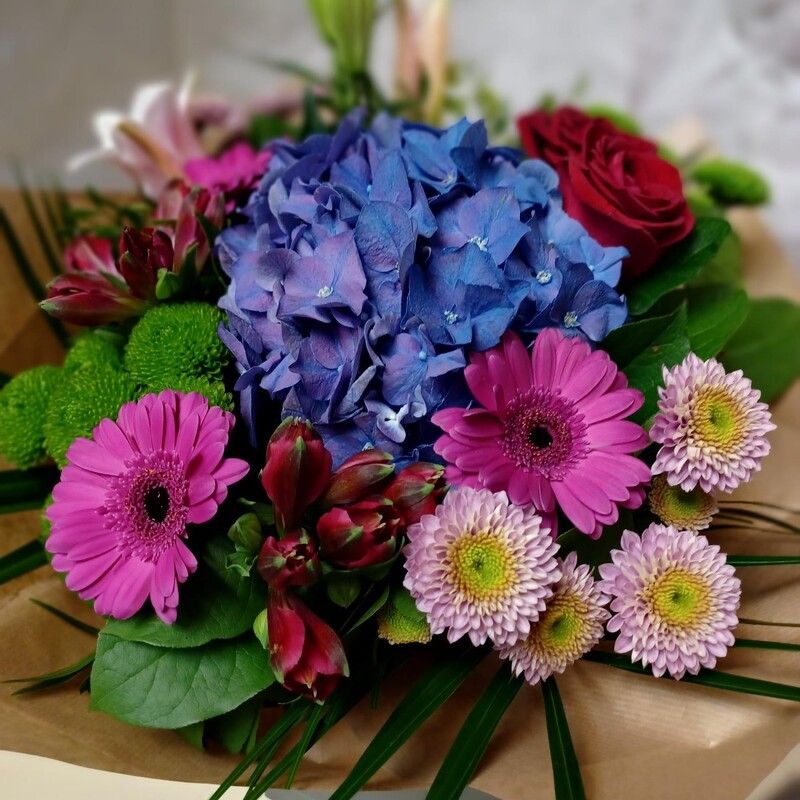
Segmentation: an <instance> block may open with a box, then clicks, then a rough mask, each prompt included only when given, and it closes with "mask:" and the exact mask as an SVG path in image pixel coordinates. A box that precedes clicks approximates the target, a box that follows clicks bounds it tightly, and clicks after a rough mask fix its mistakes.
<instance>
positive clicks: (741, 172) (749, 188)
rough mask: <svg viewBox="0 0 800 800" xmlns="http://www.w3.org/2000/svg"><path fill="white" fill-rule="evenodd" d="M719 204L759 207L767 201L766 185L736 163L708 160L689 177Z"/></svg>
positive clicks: (767, 191) (716, 159)
mask: <svg viewBox="0 0 800 800" xmlns="http://www.w3.org/2000/svg"><path fill="white" fill-rule="evenodd" d="M689 175H690V177H691V178H692V179H693V180H695V181H697V182H698V183H699V184H702V185H703V186H704V187H705V188H706V190H707V191H708V192H709V193H710V194H711V195H712V196H713V197H714V198H715V199H716V200H718V201H719V202H720V203H724V204H728V205H761V204H762V203H766V202H767V201H768V200H769V194H770V192H769V184H768V183H767V181H766V180H765V179H764V178H763V177H762V176H761V175H760V174H759V173H758V172H756V171H755V170H754V169H751V168H750V167H746V166H745V165H744V164H739V163H737V162H736V161H726V160H725V159H722V158H711V159H708V160H707V161H702V162H701V163H699V164H698V165H697V166H695V167H694V169H692V171H691V172H690V173H689Z"/></svg>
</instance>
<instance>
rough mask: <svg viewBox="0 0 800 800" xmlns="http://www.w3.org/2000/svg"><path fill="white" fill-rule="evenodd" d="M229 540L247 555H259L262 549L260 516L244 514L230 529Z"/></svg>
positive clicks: (251, 513) (251, 512) (253, 513)
mask: <svg viewBox="0 0 800 800" xmlns="http://www.w3.org/2000/svg"><path fill="white" fill-rule="evenodd" d="M228 538H229V539H230V540H231V541H232V542H233V543H234V544H235V545H238V548H241V550H242V551H243V552H245V553H257V552H258V550H259V548H260V547H261V520H259V518H258V514H256V513H255V512H253V511H248V512H247V514H242V516H241V517H239V518H238V519H237V520H236V521H235V522H234V523H233V525H231V527H230V528H228Z"/></svg>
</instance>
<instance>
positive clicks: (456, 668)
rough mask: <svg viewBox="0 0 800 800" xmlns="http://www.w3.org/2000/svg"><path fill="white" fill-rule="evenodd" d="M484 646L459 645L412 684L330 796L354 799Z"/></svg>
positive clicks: (448, 692)
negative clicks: (462, 646)
mask: <svg viewBox="0 0 800 800" xmlns="http://www.w3.org/2000/svg"><path fill="white" fill-rule="evenodd" d="M486 653H487V651H486V650H485V649H484V648H476V647H471V646H470V647H467V648H456V649H455V650H454V651H453V653H452V654H450V657H449V658H447V657H446V658H443V659H442V660H440V661H438V662H437V663H435V664H434V665H433V666H432V667H429V668H428V670H426V672H425V673H424V674H423V675H422V677H421V678H420V679H419V680H418V681H417V682H416V683H415V684H414V686H412V687H411V689H410V691H409V692H408V693H407V694H406V696H405V697H404V698H403V699H402V700H401V701H400V703H399V705H398V706H397V708H395V710H394V712H393V713H392V715H391V716H390V717H389V719H388V720H387V721H386V723H385V724H384V725H383V727H382V728H381V729H380V730H379V731H378V733H377V734H376V735H375V738H374V739H373V740H372V742H370V744H369V745H368V746H367V748H366V750H365V751H364V753H363V754H362V756H361V758H359V759H358V761H357V762H356V765H355V767H353V769H352V770H351V772H350V774H349V775H348V776H347V777H346V778H345V779H344V781H343V782H342V784H341V785H340V786H339V788H338V789H337V790H336V791H335V792H334V793H333V794H332V795H331V797H330V800H350V798H351V797H353V795H355V794H356V792H358V791H359V789H361V788H362V787H363V786H364V784H365V783H366V782H367V781H368V780H369V779H370V778H371V777H372V776H373V775H374V774H375V773H376V772H377V771H378V770H379V769H380V768H381V767H382V766H383V765H384V764H385V763H386V762H387V761H388V760H389V758H391V756H392V755H394V753H396V752H397V750H399V749H400V747H401V746H402V745H403V744H404V743H405V742H406V741H407V740H408V739H409V738H410V737H411V735H412V734H413V733H414V732H415V731H416V730H417V729H418V728H419V727H420V726H421V725H422V724H423V723H424V722H425V721H426V720H427V719H428V718H429V717H430V716H431V715H432V714H433V713H434V712H435V711H436V710H438V709H439V708H440V707H441V706H442V705H443V704H444V703H445V701H446V700H448V699H449V698H450V697H451V696H452V694H453V693H454V692H455V690H456V689H458V687H459V686H460V685H461V684H462V683H463V682H464V680H465V679H466V678H467V676H468V675H469V674H470V673H471V672H472V671H473V670H474V669H475V667H477V666H478V664H479V663H480V662H481V660H482V659H483V658H484V657H485V656H486Z"/></svg>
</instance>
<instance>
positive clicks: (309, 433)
mask: <svg viewBox="0 0 800 800" xmlns="http://www.w3.org/2000/svg"><path fill="white" fill-rule="evenodd" d="M332 463H333V462H332V459H331V454H330V453H329V452H328V451H327V450H326V449H325V445H324V444H323V442H322V439H321V438H320V436H319V434H318V433H317V432H316V431H315V430H314V429H313V428H312V427H311V425H309V424H308V423H307V422H306V421H305V420H302V419H297V418H295V417H288V418H287V419H285V420H284V421H283V422H282V423H281V424H280V426H278V428H277V429H276V430H275V433H273V434H272V437H271V438H270V440H269V444H268V445H267V463H266V464H265V465H264V469H263V471H262V473H261V483H262V484H263V486H264V490H265V491H266V493H267V496H268V497H269V499H270V500H272V504H273V505H274V506H275V523H276V525H277V526H278V531H279V532H280V533H284V532H285V531H292V530H295V529H296V528H299V527H300V523H301V522H302V520H303V514H304V513H305V511H306V509H307V508H308V507H309V506H310V505H311V504H312V503H313V502H314V501H315V500H317V499H318V498H319V497H320V495H321V494H322V493H323V492H324V491H325V487H326V486H327V485H328V481H329V480H330V476H331V466H332Z"/></svg>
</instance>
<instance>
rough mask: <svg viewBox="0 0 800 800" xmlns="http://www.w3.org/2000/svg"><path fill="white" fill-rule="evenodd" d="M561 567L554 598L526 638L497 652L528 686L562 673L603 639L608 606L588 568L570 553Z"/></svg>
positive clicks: (548, 602)
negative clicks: (522, 677)
mask: <svg viewBox="0 0 800 800" xmlns="http://www.w3.org/2000/svg"><path fill="white" fill-rule="evenodd" d="M559 562H560V564H561V570H562V575H561V579H560V580H559V581H558V583H557V584H556V585H555V594H554V595H553V596H552V597H551V598H550V599H549V600H548V601H547V606H546V608H545V610H544V612H543V613H542V614H540V616H539V619H538V620H537V621H536V622H534V623H533V624H532V625H531V630H530V633H529V634H528V636H527V638H525V639H522V640H520V641H518V642H516V644H513V645H510V646H508V647H502V648H500V657H501V658H505V659H508V660H509V661H511V666H512V669H513V670H514V674H515V675H521V674H524V675H525V680H527V681H528V683H530V684H531V685H535V684H537V683H538V682H539V681H544V680H547V678H549V677H550V676H551V675H552V674H553V673H556V672H563V671H564V670H565V669H566V668H567V667H568V666H569V665H570V664H572V663H574V662H575V661H577V660H578V659H579V658H580V657H581V656H582V655H583V654H584V653H588V652H589V650H591V649H592V647H594V645H596V644H597V642H599V641H600V639H601V638H602V637H603V630H604V625H605V623H606V622H607V621H608V619H609V617H610V616H611V614H609V613H608V611H607V610H606V609H605V608H604V606H605V604H606V603H607V602H608V597H606V596H605V595H604V594H603V593H602V592H601V591H600V590H599V589H598V587H597V584H596V583H595V581H594V580H593V579H592V577H591V568H590V567H589V566H587V565H586V564H578V557H577V555H576V554H575V553H570V554H569V555H568V556H567V557H566V558H565V559H564V560H563V561H561V559H559Z"/></svg>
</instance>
